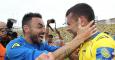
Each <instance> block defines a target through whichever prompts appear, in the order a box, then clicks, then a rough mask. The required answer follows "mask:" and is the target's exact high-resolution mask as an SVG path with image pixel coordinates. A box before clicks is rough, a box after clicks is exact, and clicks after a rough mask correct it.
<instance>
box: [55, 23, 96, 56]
mask: <svg viewBox="0 0 115 60" xmlns="http://www.w3.org/2000/svg"><path fill="white" fill-rule="evenodd" d="M92 24H93V21H92V22H90V23H89V24H88V25H87V26H85V27H81V26H79V27H80V28H81V30H79V32H78V33H79V34H77V36H76V37H75V38H74V39H73V40H72V41H71V42H69V43H68V44H66V45H64V46H63V47H61V48H59V49H58V50H56V51H55V52H53V54H54V56H55V58H58V57H59V56H60V55H61V57H62V58H64V57H67V56H68V55H70V54H71V53H72V52H73V51H74V50H75V49H76V48H77V47H78V46H79V45H80V44H82V43H83V42H84V41H85V40H87V39H88V38H89V37H90V36H92V34H93V33H94V32H95V31H96V27H95V25H93V26H92Z"/></svg>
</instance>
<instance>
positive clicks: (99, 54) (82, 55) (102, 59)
mask: <svg viewBox="0 0 115 60" xmlns="http://www.w3.org/2000/svg"><path fill="white" fill-rule="evenodd" d="M94 35H96V36H95V37H93V38H90V40H88V41H87V42H84V43H83V44H81V46H80V50H79V60H111V59H112V58H113V55H112V52H114V50H115V41H114V40H113V39H112V38H111V37H110V36H109V35H107V34H105V33H100V32H97V33H96V34H94Z"/></svg>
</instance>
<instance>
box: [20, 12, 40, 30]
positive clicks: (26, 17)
mask: <svg viewBox="0 0 115 60" xmlns="http://www.w3.org/2000/svg"><path fill="white" fill-rule="evenodd" d="M33 17H38V18H42V16H41V15H40V14H39V13H27V14H25V15H24V17H23V19H22V28H23V26H24V25H27V24H28V22H30V20H31V19H32V18H33Z"/></svg>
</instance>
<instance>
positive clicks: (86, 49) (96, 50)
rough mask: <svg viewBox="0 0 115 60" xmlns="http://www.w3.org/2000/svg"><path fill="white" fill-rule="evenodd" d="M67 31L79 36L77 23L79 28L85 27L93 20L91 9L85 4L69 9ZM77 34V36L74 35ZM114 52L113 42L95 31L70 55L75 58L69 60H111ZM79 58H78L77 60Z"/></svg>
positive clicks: (114, 45) (114, 42) (108, 37)
mask: <svg viewBox="0 0 115 60" xmlns="http://www.w3.org/2000/svg"><path fill="white" fill-rule="evenodd" d="M66 17H67V24H68V31H69V32H71V33H72V34H73V35H74V36H76V35H77V34H79V31H80V30H79V22H81V26H82V27H83V26H86V25H87V24H88V23H89V22H90V21H92V20H94V18H95V15H94V11H93V9H92V8H91V7H90V6H89V5H88V4H86V3H79V4H76V5H74V6H73V7H71V8H70V9H69V10H68V11H67V13H66ZM76 33H77V34H76ZM114 50H115V41H114V40H113V39H112V38H111V37H110V36H109V35H107V34H105V33H102V32H99V31H96V32H95V33H94V34H93V35H92V36H91V37H90V38H89V39H88V40H87V41H85V42H84V43H83V44H81V46H80V47H79V50H78V49H77V50H76V52H79V53H73V54H72V55H73V56H74V57H75V55H76V58H72V59H71V60H112V58H113V55H112V54H113V52H114ZM77 56H79V58H77Z"/></svg>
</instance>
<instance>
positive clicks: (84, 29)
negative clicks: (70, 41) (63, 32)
mask: <svg viewBox="0 0 115 60" xmlns="http://www.w3.org/2000/svg"><path fill="white" fill-rule="evenodd" d="M93 23H94V21H91V22H90V23H89V24H88V25H86V26H82V25H81V22H80V21H79V27H78V28H79V30H78V31H77V37H79V38H81V39H82V38H84V39H82V40H86V39H88V38H89V37H90V36H92V35H93V34H94V33H95V32H96V30H97V29H96V26H95V25H93Z"/></svg>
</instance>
